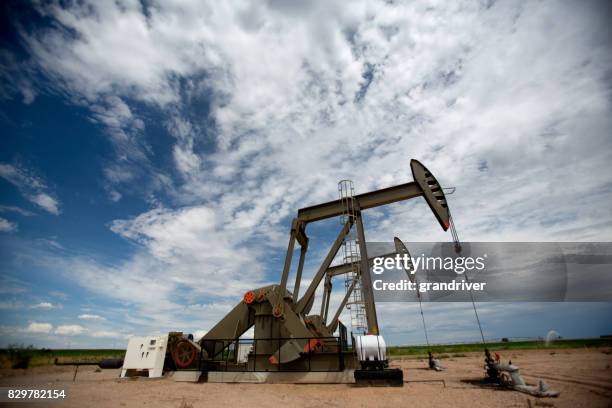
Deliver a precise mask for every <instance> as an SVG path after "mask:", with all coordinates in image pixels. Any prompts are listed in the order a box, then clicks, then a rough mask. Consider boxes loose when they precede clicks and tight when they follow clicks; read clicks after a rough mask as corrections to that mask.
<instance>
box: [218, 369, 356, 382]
mask: <svg viewBox="0 0 612 408" xmlns="http://www.w3.org/2000/svg"><path fill="white" fill-rule="evenodd" d="M207 375H208V382H210V383H268V384H353V383H354V382H355V376H354V370H344V371H327V372H312V371H311V372H251V371H248V372H229V371H214V372H209V373H207Z"/></svg>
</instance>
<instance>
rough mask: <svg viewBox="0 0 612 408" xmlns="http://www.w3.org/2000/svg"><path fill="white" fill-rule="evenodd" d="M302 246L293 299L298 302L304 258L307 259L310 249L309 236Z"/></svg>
mask: <svg viewBox="0 0 612 408" xmlns="http://www.w3.org/2000/svg"><path fill="white" fill-rule="evenodd" d="M298 242H299V241H298ZM301 245H302V247H301V248H300V261H299V263H298V268H297V272H296V273H295V285H294V286H293V300H294V301H296V302H297V300H298V296H299V294H300V283H301V282H302V270H304V260H305V259H306V252H307V251H308V238H306V240H305V241H304V244H301Z"/></svg>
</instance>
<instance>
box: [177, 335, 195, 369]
mask: <svg viewBox="0 0 612 408" xmlns="http://www.w3.org/2000/svg"><path fill="white" fill-rule="evenodd" d="M197 354H198V350H196V348H195V346H194V345H193V344H191V342H190V341H189V340H185V339H182V340H179V341H177V342H176V343H175V344H174V347H173V350H172V359H173V360H174V364H176V366H177V367H179V368H187V367H189V366H190V365H191V363H193V360H195V358H196V355H197Z"/></svg>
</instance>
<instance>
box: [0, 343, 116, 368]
mask: <svg viewBox="0 0 612 408" xmlns="http://www.w3.org/2000/svg"><path fill="white" fill-rule="evenodd" d="M124 354H125V350H112V349H89V350H79V349H70V350H49V349H42V350H40V349H34V348H24V347H12V348H9V349H0V368H26V367H40V366H45V365H52V364H53V362H54V361H55V359H56V358H57V359H58V361H59V362H73V361H87V362H98V361H100V360H103V359H106V358H123V356H124Z"/></svg>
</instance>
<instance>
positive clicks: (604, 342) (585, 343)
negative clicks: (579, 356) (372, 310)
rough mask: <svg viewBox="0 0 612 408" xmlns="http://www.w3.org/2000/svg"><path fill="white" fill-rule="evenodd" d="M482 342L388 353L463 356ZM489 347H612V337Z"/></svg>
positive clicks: (479, 348) (490, 346)
mask: <svg viewBox="0 0 612 408" xmlns="http://www.w3.org/2000/svg"><path fill="white" fill-rule="evenodd" d="M483 347H484V346H483V344H482V343H470V344H448V345H432V346H431V347H429V348H428V347H427V346H399V347H389V348H388V350H387V354H388V355H389V356H390V357H391V358H398V357H414V358H420V357H424V356H427V351H428V350H431V352H432V353H434V354H435V355H436V357H440V356H441V357H442V358H444V357H462V356H461V354H462V353H468V352H472V351H482V350H483ZM487 347H488V349H489V350H491V351H495V350H535V349H552V348H555V349H572V348H584V347H612V339H575V340H556V341H554V342H552V343H551V344H550V345H549V346H546V344H545V343H544V341H540V340H530V341H510V342H495V343H487Z"/></svg>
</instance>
